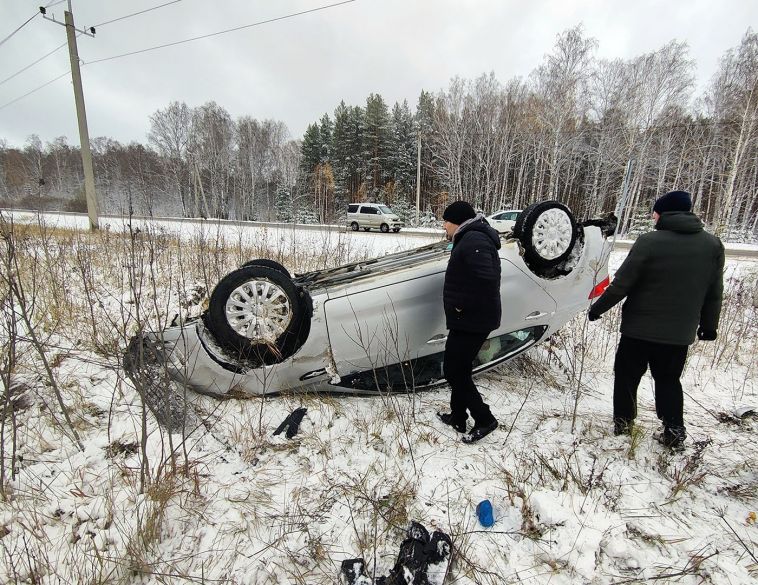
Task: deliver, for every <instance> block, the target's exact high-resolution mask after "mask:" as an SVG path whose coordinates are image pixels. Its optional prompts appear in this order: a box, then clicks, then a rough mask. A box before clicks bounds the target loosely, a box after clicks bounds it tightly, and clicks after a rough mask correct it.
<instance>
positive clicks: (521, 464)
mask: <svg viewBox="0 0 758 585" xmlns="http://www.w3.org/2000/svg"><path fill="white" fill-rule="evenodd" d="M4 217H5V219H6V220H7V215H6V216H4ZM15 219H16V221H19V224H17V225H15V226H14V227H12V228H11V226H10V225H9V224H8V223H2V222H0V227H2V235H3V238H2V242H0V243H1V244H2V253H0V261H2V263H3V267H2V274H3V275H5V276H4V277H3V280H0V284H2V287H3V290H7V283H8V282H9V281H12V282H14V283H17V284H19V285H22V287H23V288H21V287H18V288H17V289H15V290H17V291H18V292H19V294H18V295H17V296H16V297H15V301H14V308H15V310H14V311H10V309H9V305H8V304H7V302H6V304H4V306H3V323H2V325H0V335H1V336H2V347H3V349H2V350H0V359H2V362H0V366H2V368H0V369H1V370H2V373H3V386H2V387H3V390H4V397H5V402H4V411H3V412H4V416H3V422H2V449H3V465H2V469H1V470H0V472H1V473H2V501H0V546H1V549H2V550H1V557H0V558H2V561H0V582H2V583H45V584H48V583H50V584H52V583H240V584H243V583H244V584H255V585H268V584H271V585H273V584H285V583H286V584H309V585H310V584H331V583H338V582H339V577H338V576H339V569H340V564H341V562H342V560H344V559H348V558H355V557H363V558H364V559H365V560H366V563H367V566H368V568H369V571H370V572H374V574H375V576H377V577H378V576H379V575H384V574H386V573H387V572H388V571H389V569H390V568H391V567H392V565H393V564H394V562H395V557H396V556H397V552H398V547H399V545H400V543H401V541H402V540H403V538H404V532H405V529H406V527H407V525H408V523H409V522H410V521H411V520H415V521H417V522H421V523H422V524H424V525H425V526H426V527H427V528H428V529H429V530H430V532H431V530H432V529H440V530H442V531H444V532H446V533H448V534H449V535H450V536H451V538H452V540H453V545H454V558H453V562H452V564H451V566H450V568H449V571H448V573H447V574H446V575H434V576H430V581H431V582H432V583H443V582H444V583H451V584H452V583H455V584H461V585H468V584H493V585H494V584H500V583H514V584H515V583H533V584H537V583H551V584H563V583H566V584H569V583H588V584H589V583H592V584H595V583H597V584H606V583H614V584H621V583H642V582H657V583H668V582H673V583H692V584H696V583H697V584H699V583H729V584H740V583H755V582H756V579H758V558H757V557H758V523H756V516H755V514H756V512H758V469H757V467H758V442H757V438H758V435H756V431H758V418H757V417H756V413H757V412H758V360H757V359H756V356H757V355H758V309H757V308H756V304H758V298H756V295H757V294H758V293H756V286H758V285H757V284H756V281H757V279H758V261H756V259H744V258H734V259H728V260H727V267H726V274H725V279H726V287H727V289H726V298H725V305H724V311H723V315H722V324H721V328H720V331H719V339H718V340H717V341H716V342H714V343H704V342H698V343H696V344H695V345H693V346H692V348H691V351H690V357H689V360H688V364H687V369H686V374H685V378H684V386H685V393H686V394H685V422H686V424H687V429H688V432H689V438H688V440H687V447H686V449H685V450H684V451H683V452H680V453H671V452H669V451H667V450H665V449H664V448H663V447H661V446H659V445H658V444H657V443H656V442H655V441H654V440H653V438H652V433H653V431H654V430H656V429H657V419H656V417H655V409H654V404H653V388H652V380H651V379H650V378H649V376H646V377H645V378H644V379H643V382H642V384H641V387H640V391H639V418H638V423H639V424H638V431H637V432H635V434H634V435H633V436H632V437H614V436H613V434H612V432H611V431H612V424H611V404H612V381H613V375H612V364H613V354H614V350H615V344H616V342H617V339H618V336H617V330H618V324H619V311H618V309H614V310H613V311H611V312H610V313H608V314H606V315H605V316H604V318H603V319H602V320H600V321H598V322H594V323H588V322H587V321H586V319H585V318H584V317H583V316H580V317H577V318H576V319H575V320H574V321H572V322H571V323H569V324H568V325H567V326H566V327H564V328H563V329H562V330H561V331H560V332H559V333H558V334H556V335H555V336H553V337H552V338H551V339H550V340H549V341H547V342H545V343H543V344H541V345H539V346H538V347H536V348H534V349H532V350H530V351H529V352H528V353H527V354H525V355H524V356H522V357H520V358H518V359H517V360H514V361H512V362H510V363H508V364H506V365H504V366H501V367H500V368H498V369H495V370H493V371H490V372H488V373H487V374H484V375H483V376H481V377H479V378H478V379H477V380H478V385H479V387H480V389H481V391H482V393H483V394H484V396H485V399H486V400H487V402H488V403H489V404H490V405H491V407H492V410H493V413H494V414H495V416H496V417H497V418H498V419H499V420H500V423H501V426H500V428H499V429H498V430H497V431H496V432H495V433H493V434H492V435H490V436H489V437H487V438H486V439H485V440H483V441H482V442H481V443H477V444H474V445H465V444H463V443H462V442H461V441H460V438H459V435H457V434H456V433H455V432H454V431H452V430H451V429H449V428H447V427H444V426H442V425H441V424H440V423H439V422H438V421H437V419H436V417H435V415H434V413H435V411H438V410H445V409H446V406H447V403H448V398H449V390H448V389H446V388H442V389H440V390H436V391H427V392H419V393H416V394H408V395H405V394H403V395H378V396H375V397H345V396H330V395H284V396H274V397H267V398H254V399H241V398H235V399H229V400H223V401H222V400H218V399H214V398H210V397H206V396H197V395H193V396H188V401H189V402H188V405H189V413H188V414H189V417H188V418H189V419H191V420H192V421H195V422H194V423H193V424H191V425H188V427H187V430H186V432H185V433H173V434H172V433H168V432H167V431H165V430H164V429H163V428H162V427H161V426H159V425H158V424H157V423H156V421H155V419H154V418H153V416H152V414H151V413H150V411H149V410H148V409H147V408H145V405H144V404H143V402H142V400H141V398H140V395H139V394H138V393H137V392H136V391H135V389H134V387H133V386H132V385H131V384H130V383H129V381H128V380H126V379H125V377H124V372H123V369H122V362H121V358H122V353H123V349H124V347H125V345H126V343H127V341H128V339H129V338H130V337H131V336H132V335H133V334H134V333H135V332H136V331H137V330H138V328H142V327H145V328H157V327H161V326H165V324H166V323H167V322H168V321H170V319H171V318H172V317H173V315H175V314H176V313H177V312H179V313H182V314H196V313H197V312H198V311H200V310H201V309H202V307H203V303H204V302H205V301H206V298H207V294H208V291H209V290H211V289H212V287H213V285H214V284H215V282H216V281H217V280H218V278H219V277H220V276H221V275H223V274H224V273H226V272H227V271H229V270H231V269H232V268H234V267H236V266H238V265H239V264H240V263H241V262H242V261H245V260H249V259H251V258H254V257H270V258H274V259H277V260H279V261H281V262H282V263H283V264H284V265H285V266H286V267H287V268H288V269H290V271H291V272H302V271H305V270H308V269H313V268H321V267H326V266H334V265H337V264H340V263H343V262H346V261H349V260H354V259H361V258H366V257H371V256H376V255H381V254H385V253H390V252H393V251H396V250H400V249H405V248H411V247H415V246H420V245H423V244H425V243H427V242H429V241H435V240H439V237H438V236H435V235H434V234H432V235H430V236H429V239H428V240H427V239H425V238H423V237H419V236H412V235H404V234H403V232H400V234H380V233H375V232H371V233H362V232H358V233H351V232H319V231H313V230H298V229H293V228H276V229H268V228H266V229H263V228H258V229H245V228H234V227H224V228H218V227H212V228H208V226H205V227H198V226H197V224H187V223H182V224H173V223H166V224H156V225H140V226H139V228H140V229H139V233H135V232H134V231H132V233H131V234H129V233H126V234H124V233H122V231H121V226H119V225H116V224H115V223H114V224H112V225H110V226H108V229H103V230H101V231H100V232H99V233H97V234H89V233H88V232H86V231H82V230H81V229H76V225H74V224H72V223H71V220H70V219H69V218H68V217H66V218H62V219H59V220H56V221H52V220H51V219H50V218H49V217H48V218H47V219H46V220H45V221H44V222H43V224H42V225H36V226H35V225H34V224H35V222H36V219H35V218H26V220H27V221H28V220H31V227H29V226H25V225H22V223H21V222H22V220H23V219H24V218H22V217H21V216H17V217H16V218H15ZM177 225H179V226H180V227H179V229H177ZM80 227H81V226H80ZM625 254H626V251H617V252H614V253H613V255H612V257H611V267H612V269H613V268H616V267H617V266H618V265H619V264H620V262H621V261H622V260H623V257H624V255H625ZM13 315H15V316H16V318H15V319H14V318H13ZM8 371H10V372H12V376H10V377H8V375H7V372H8ZM7 386H10V387H11V392H8V391H7V390H6V388H7ZM297 407H305V408H307V413H306V415H305V418H304V420H303V423H302V425H301V427H300V431H299V433H298V434H297V435H296V436H295V437H294V438H293V439H286V438H285V437H284V436H283V435H278V436H273V435H272V432H273V431H274V429H275V428H276V427H277V426H278V425H279V423H280V422H281V421H282V420H283V419H284V418H285V417H286V416H287V414H288V413H290V412H291V411H292V410H294V409H295V408H297ZM751 408H754V409H755V410H752V411H751V410H750V409H751ZM483 499H489V500H490V501H491V502H492V503H493V506H494V512H495V524H494V525H493V526H492V527H491V528H484V527H482V526H481V525H480V524H479V523H478V521H477V516H476V513H475V507H476V504H477V503H478V502H480V501H481V500H483Z"/></svg>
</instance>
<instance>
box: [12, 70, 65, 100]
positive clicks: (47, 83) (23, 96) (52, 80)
mask: <svg viewBox="0 0 758 585" xmlns="http://www.w3.org/2000/svg"><path fill="white" fill-rule="evenodd" d="M70 72H71V70H70V69H67V70H66V71H65V72H63V73H61V74H60V75H59V76H58V77H56V78H54V79H51V80H50V81H48V82H46V83H43V84H42V85H40V86H39V87H36V88H34V89H33V90H31V91H28V92H26V93H25V94H24V95H22V96H19V97H17V98H16V99H15V100H11V101H9V102H8V103H6V104H3V105H2V106H0V110H2V109H3V108H7V107H8V106H10V105H11V104H15V103H16V102H17V101H19V100H22V99H24V98H25V97H26V96H28V95H32V94H33V93H34V92H35V91H39V90H40V89H42V88H43V87H47V86H48V85H50V84H51V83H53V82H54V81H58V80H59V79H60V78H61V77H65V76H66V75H68V74H69V73H70Z"/></svg>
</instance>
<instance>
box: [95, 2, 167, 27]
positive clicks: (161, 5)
mask: <svg viewBox="0 0 758 585" xmlns="http://www.w3.org/2000/svg"><path fill="white" fill-rule="evenodd" d="M181 1H182V0H171V2H166V3H165V4H159V5H158V6H153V7H152V8H147V9H145V10H140V11H139V12H133V13H132V14H127V15H125V16H119V17H118V18H114V19H113V20H106V21H105V22H101V23H100V24H96V25H95V28H100V27H101V26H105V25H106V24H112V23H114V22H118V21H119V20H126V19H127V18H131V17H132V16H137V15H138V14H145V12H151V11H153V10H158V9H159V8H163V7H164V6H168V5H169V4H176V3H177V2H181Z"/></svg>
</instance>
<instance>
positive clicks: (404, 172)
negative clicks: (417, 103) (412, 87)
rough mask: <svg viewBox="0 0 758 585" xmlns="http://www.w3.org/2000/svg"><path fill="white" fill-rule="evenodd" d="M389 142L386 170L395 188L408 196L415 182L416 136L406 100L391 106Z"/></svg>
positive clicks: (411, 192)
mask: <svg viewBox="0 0 758 585" xmlns="http://www.w3.org/2000/svg"><path fill="white" fill-rule="evenodd" d="M391 132H392V134H391V143H390V152H389V154H388V157H387V159H388V162H387V171H388V173H389V175H390V176H391V177H392V179H393V180H394V181H395V188H396V189H397V191H398V193H400V194H401V195H403V196H407V197H410V196H411V195H412V194H413V191H414V189H413V187H414V186H415V184H416V136H415V130H414V123H413V116H412V115H411V111H410V109H409V108H408V102H407V101H406V100H403V103H402V105H401V104H399V103H395V106H394V107H393V108H392V125H391Z"/></svg>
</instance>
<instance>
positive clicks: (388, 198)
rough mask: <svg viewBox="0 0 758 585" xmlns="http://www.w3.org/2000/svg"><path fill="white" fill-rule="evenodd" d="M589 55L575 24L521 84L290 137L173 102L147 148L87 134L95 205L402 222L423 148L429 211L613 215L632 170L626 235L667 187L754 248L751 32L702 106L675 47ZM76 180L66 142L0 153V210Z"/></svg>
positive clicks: (433, 98) (67, 191)
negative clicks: (540, 204) (543, 206)
mask: <svg viewBox="0 0 758 585" xmlns="http://www.w3.org/2000/svg"><path fill="white" fill-rule="evenodd" d="M596 49H597V46H596V41H595V40H594V39H591V38H588V37H587V36H586V35H585V34H584V32H583V30H582V28H581V27H580V26H578V27H575V28H573V29H570V30H568V31H565V32H564V33H562V34H561V35H559V36H558V38H557V41H556V45H555V47H554V48H553V49H552V51H551V52H550V53H548V54H547V55H546V56H545V58H544V60H543V63H542V64H541V65H540V66H539V67H538V68H537V69H535V70H534V71H533V72H532V73H531V75H530V76H529V77H528V78H526V79H521V78H515V79H511V80H509V81H507V82H505V83H502V82H500V81H499V80H498V79H496V78H495V76H494V75H493V74H489V75H482V76H480V77H478V78H476V79H463V78H455V79H453V80H452V81H451V82H450V84H449V86H448V87H447V89H444V90H441V91H439V92H437V93H436V94H433V93H430V92H427V91H422V92H421V95H420V96H419V98H418V100H417V103H416V104H415V106H414V107H413V109H412V108H411V107H410V106H409V105H408V103H407V102H405V101H404V102H402V103H395V104H394V105H392V106H390V105H389V104H387V103H386V102H385V101H384V99H383V98H382V96H381V95H379V94H371V95H369V96H368V98H367V100H366V103H365V104H363V105H346V104H345V102H344V101H342V102H340V103H339V104H338V105H337V106H336V108H335V110H334V111H333V112H331V113H325V114H324V115H323V116H322V117H321V118H320V119H319V120H317V121H314V122H313V123H312V124H310V125H309V126H308V128H307V130H306V131H305V134H304V136H303V137H302V139H300V140H293V139H292V138H291V136H290V134H289V131H288V129H287V127H286V126H285V125H284V124H283V123H282V122H279V121H274V120H263V121H261V120H257V119H255V118H252V117H247V116H244V117H241V118H238V119H236V120H234V119H232V118H231V116H230V115H229V113H228V112H227V111H226V110H225V109H224V108H223V107H222V106H220V105H218V104H216V103H213V102H210V103H206V104H204V105H202V106H199V107H195V108H190V107H188V106H187V105H186V104H184V103H180V102H173V103H171V104H170V105H168V106H167V107H166V108H165V109H161V110H158V111H156V112H155V113H154V114H153V115H152V116H151V118H150V132H149V134H148V136H147V142H146V144H139V143H131V144H128V145H123V144H120V143H118V142H116V141H114V140H111V139H108V138H98V139H95V140H93V149H94V152H93V156H94V161H95V174H96V183H97V189H98V195H99V197H100V199H101V201H102V203H101V207H102V208H103V210H104V211H111V212H130V211H131V212H135V213H152V214H155V215H166V214H180V215H185V216H203V217H222V218H232V219H258V220H281V221H305V222H334V221H339V220H340V219H341V218H342V217H344V214H345V209H346V205H347V203H349V202H353V201H364V200H365V201H380V202H383V203H387V204H389V205H392V206H393V208H394V209H395V210H396V211H398V212H399V213H400V214H401V215H403V216H405V217H406V218H407V219H409V220H410V221H411V223H412V222H413V220H414V219H415V205H416V197H417V190H416V188H417V169H418V167H419V165H418V163H417V161H418V160H419V154H420V163H421V164H420V177H421V180H420V207H421V210H422V212H423V214H424V216H425V217H429V216H431V215H436V216H437V217H439V215H440V213H441V210H442V209H443V208H444V206H445V205H446V204H447V203H448V202H449V201H452V200H455V199H468V200H470V201H472V202H473V203H474V204H475V206H476V207H478V208H480V209H482V210H484V211H485V212H492V211H494V210H496V209H501V208H523V207H524V206H526V205H527V204H529V203H531V202H533V201H536V200H540V199H548V198H550V199H558V200H560V201H563V202H565V203H566V204H568V205H569V206H570V207H571V208H572V209H573V210H574V211H575V213H576V214H577V215H578V216H580V217H584V216H590V215H595V214H597V213H600V212H604V211H610V210H613V209H614V208H615V206H616V203H617V201H618V199H619V197H620V195H621V192H622V186H623V184H624V177H625V171H626V169H627V168H629V169H630V173H629V181H628V185H627V187H628V194H629V195H628V201H629V205H628V213H627V214H625V216H624V218H622V219H623V221H622V228H623V229H624V231H627V230H629V229H631V228H632V227H633V224H634V223H635V221H640V222H644V221H645V218H647V217H648V216H649V211H650V209H651V207H652V202H653V200H654V199H655V197H656V196H657V195H658V194H660V193H662V192H664V191H667V190H670V189H674V188H677V189H686V190H689V191H691V192H692V194H693V197H694V202H695V208H696V211H697V212H698V213H700V214H701V216H702V217H703V218H704V219H705V220H706V222H707V223H708V224H710V225H711V226H712V228H713V229H715V230H717V231H718V232H719V233H720V234H722V235H724V236H725V237H727V238H728V239H755V238H756V237H758V34H756V33H754V32H753V31H752V30H751V29H748V31H747V32H746V34H745V35H744V36H743V38H742V40H741V42H740V43H739V45H738V46H736V47H734V48H733V49H730V50H729V51H727V52H726V53H725V54H724V55H723V56H722V59H721V61H720V65H719V68H718V71H717V72H716V74H715V75H714V76H713V78H712V79H711V80H710V82H709V83H708V85H707V87H705V88H704V89H703V91H702V92H701V94H700V95H697V96H696V95H695V83H694V79H695V75H694V73H695V63H694V61H693V60H692V59H691V58H690V57H689V54H688V49H687V46H686V45H685V44H684V43H681V42H678V41H671V42H669V43H668V44H666V45H665V46H663V47H661V48H660V49H658V50H656V51H653V52H650V53H645V54H643V55H639V56H637V57H635V58H632V59H629V60H622V59H615V60H605V59H600V58H597V57H596V55H595V52H596ZM82 185H83V178H82V172H81V162H80V158H79V152H78V148H76V147H74V146H71V145H69V144H68V143H67V141H66V140H65V139H64V138H58V139H56V140H53V141H52V142H48V143H45V144H43V143H42V142H41V141H40V140H39V138H37V137H35V136H32V137H30V138H29V140H28V142H27V144H26V145H25V146H24V147H23V148H11V147H9V146H7V145H6V144H4V143H0V204H1V205H3V206H14V207H26V208H29V207H32V208H36V207H40V208H46V209H69V210H83V209H84V208H85V204H84V196H83V187H82Z"/></svg>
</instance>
